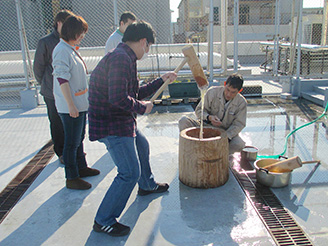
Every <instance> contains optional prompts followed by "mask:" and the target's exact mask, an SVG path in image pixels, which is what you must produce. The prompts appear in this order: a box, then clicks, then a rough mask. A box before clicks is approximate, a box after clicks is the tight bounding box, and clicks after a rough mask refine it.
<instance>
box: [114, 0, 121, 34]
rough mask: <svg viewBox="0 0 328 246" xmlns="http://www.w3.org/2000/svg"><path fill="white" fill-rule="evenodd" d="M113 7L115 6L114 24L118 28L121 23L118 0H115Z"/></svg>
mask: <svg viewBox="0 0 328 246" xmlns="http://www.w3.org/2000/svg"><path fill="white" fill-rule="evenodd" d="M113 5H114V6H113V7H114V26H115V28H118V27H119V26H120V24H119V23H118V15H117V1H116V0H113Z"/></svg>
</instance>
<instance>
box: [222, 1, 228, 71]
mask: <svg viewBox="0 0 328 246" xmlns="http://www.w3.org/2000/svg"><path fill="white" fill-rule="evenodd" d="M227 13H228V8H227V0H221V67H222V69H223V75H226V73H227Z"/></svg>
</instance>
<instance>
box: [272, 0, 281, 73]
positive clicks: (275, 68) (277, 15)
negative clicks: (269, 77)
mask: <svg viewBox="0 0 328 246" xmlns="http://www.w3.org/2000/svg"><path fill="white" fill-rule="evenodd" d="M279 26H280V0H276V13H275V23H274V27H275V28H274V35H275V38H274V59H273V61H274V65H273V75H274V76H277V75H278V63H279Z"/></svg>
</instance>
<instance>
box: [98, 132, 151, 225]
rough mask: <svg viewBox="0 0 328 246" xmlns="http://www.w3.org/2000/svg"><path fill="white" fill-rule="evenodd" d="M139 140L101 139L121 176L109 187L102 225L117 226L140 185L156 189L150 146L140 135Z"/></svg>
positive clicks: (100, 217) (100, 211)
mask: <svg viewBox="0 0 328 246" xmlns="http://www.w3.org/2000/svg"><path fill="white" fill-rule="evenodd" d="M136 134H137V135H136V137H120V136H107V137H105V138H102V139H100V140H99V141H100V142H103V143H104V144H105V145H106V147H107V150H108V152H109V153H110V155H111V157H112V159H113V161H114V163H115V165H116V166H117V172H118V174H117V176H116V177H115V179H114V181H113V183H112V184H111V186H110V187H109V189H108V191H107V193H106V195H105V197H104V199H103V200H102V202H101V204H100V206H99V209H98V212H97V214H96V218H95V220H96V222H97V223H98V224H100V225H105V226H111V225H113V224H115V223H116V222H117V221H116V218H118V217H119V216H120V215H121V213H122V211H123V209H124V207H125V205H126V203H127V201H128V199H129V197H130V195H131V192H132V190H133V188H134V186H135V185H136V183H137V182H138V185H139V187H140V188H141V189H144V190H152V189H155V187H156V183H155V180H154V177H153V174H152V172H151V168H150V164H149V143H148V141H147V139H146V137H145V136H144V135H143V134H142V133H141V132H140V131H137V132H136Z"/></svg>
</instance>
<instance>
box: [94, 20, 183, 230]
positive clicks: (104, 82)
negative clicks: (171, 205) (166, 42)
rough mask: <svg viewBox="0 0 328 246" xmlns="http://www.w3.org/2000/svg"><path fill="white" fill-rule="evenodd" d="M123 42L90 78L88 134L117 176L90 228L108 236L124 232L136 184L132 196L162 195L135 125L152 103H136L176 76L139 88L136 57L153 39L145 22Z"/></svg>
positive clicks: (145, 142)
mask: <svg viewBox="0 0 328 246" xmlns="http://www.w3.org/2000/svg"><path fill="white" fill-rule="evenodd" d="M122 41H123V43H120V44H119V45H118V46H117V48H116V49H114V50H113V51H111V52H109V53H108V54H107V55H105V56H104V57H103V59H102V60H101V61H100V62H99V64H98V65H97V67H96V68H95V69H94V70H93V72H92V74H91V77H90V87H89V89H90V90H89V103H90V106H89V138H90V140H91V141H95V140H98V141H99V142H102V143H104V144H105V145H106V147H107V150H108V152H109V153H110V155H111V157H112V159H113V161H114V163H115V165H116V166H117V171H118V174H117V176H116V177H115V179H114V180H113V182H112V184H111V186H110V187H109V189H108V191H107V193H106V194H105V197H104V198H103V200H102V202H101V204H100V206H99V209H98V211H97V214H96V217H95V222H94V225H93V229H94V230H95V231H96V232H104V233H106V234H108V235H110V236H124V235H127V234H128V233H129V232H130V227H128V226H125V225H122V224H121V223H119V222H117V218H118V217H119V216H120V215H121V213H122V211H123V209H124V207H125V206H126V203H127V201H128V199H129V197H130V194H131V192H132V190H133V189H134V187H135V185H136V183H138V185H139V190H138V195H139V196H144V195H148V194H152V193H162V192H165V191H167V190H168V188H169V185H168V184H160V183H157V182H155V180H154V176H153V174H152V171H151V168H150V164H149V143H148V140H147V139H146V137H145V136H144V135H143V134H142V133H141V132H140V130H139V129H138V128H137V114H140V115H143V114H147V113H150V112H151V110H152V108H153V104H152V103H151V102H150V101H141V100H142V99H144V98H146V97H149V96H151V95H152V94H153V93H154V92H155V91H157V89H159V88H160V87H161V85H162V84H163V83H164V81H165V80H167V79H169V80H170V82H172V81H174V80H175V79H176V77H177V75H176V74H175V73H174V72H168V73H166V74H164V75H162V76H161V77H160V78H158V79H156V80H154V81H152V82H151V83H149V84H147V85H143V86H139V80H138V78H137V64H136V62H137V60H141V59H142V58H144V57H145V56H146V55H147V53H148V52H149V49H150V46H151V45H152V44H153V43H154V42H155V37H154V31H153V29H152V27H151V25H150V24H148V23H146V22H142V21H140V22H135V23H132V24H131V25H130V26H128V28H127V29H126V31H125V33H124V36H123V40H122Z"/></svg>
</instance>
